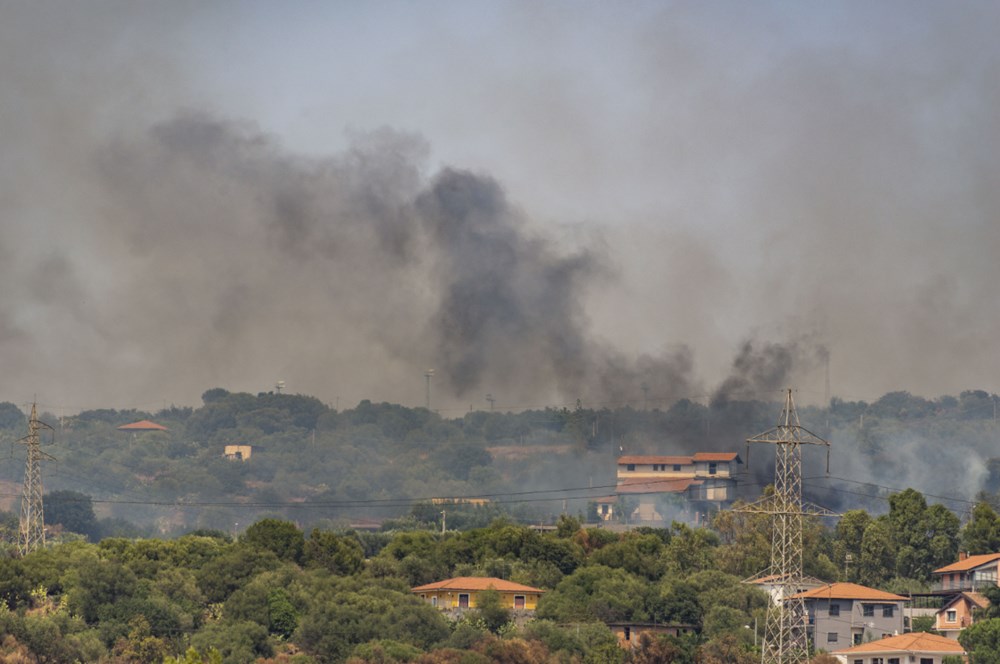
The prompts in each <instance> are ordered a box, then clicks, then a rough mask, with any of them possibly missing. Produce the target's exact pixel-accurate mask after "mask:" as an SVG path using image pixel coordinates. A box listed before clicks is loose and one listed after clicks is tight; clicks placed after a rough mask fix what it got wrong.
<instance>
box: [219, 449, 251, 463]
mask: <svg viewBox="0 0 1000 664" xmlns="http://www.w3.org/2000/svg"><path fill="white" fill-rule="evenodd" d="M252 452H253V447H251V446H250V445H226V449H225V452H223V455H224V456H225V457H226V458H227V459H229V460H230V461H246V460H247V459H249V458H250V454H251V453H252Z"/></svg>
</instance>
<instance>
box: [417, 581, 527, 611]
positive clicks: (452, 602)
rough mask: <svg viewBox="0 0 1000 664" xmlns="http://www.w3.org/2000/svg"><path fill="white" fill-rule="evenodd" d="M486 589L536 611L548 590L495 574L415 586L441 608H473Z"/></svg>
mask: <svg viewBox="0 0 1000 664" xmlns="http://www.w3.org/2000/svg"><path fill="white" fill-rule="evenodd" d="M486 590H496V591H497V592H498V593H500V601H501V603H502V604H503V606H505V607H506V608H508V609H513V610H514V611H530V612H534V610H535V608H536V607H537V606H538V598H539V597H541V596H542V594H543V593H544V592H545V591H544V590H540V589H538V588H532V587H531V586H525V585H521V584H520V583H514V582H512V581H505V580H504V579H497V578H494V577H478V576H461V577H457V578H454V579H447V580H445V581H438V582H436V583H428V584H427V585H423V586H417V587H416V588H413V589H412V591H413V593H414V594H416V595H418V596H419V597H420V598H421V599H423V600H425V601H427V602H428V603H430V604H431V606H434V607H437V608H438V609H441V610H442V611H447V610H458V611H461V610H464V609H474V608H476V605H477V604H478V602H479V596H480V594H482V593H483V591H486Z"/></svg>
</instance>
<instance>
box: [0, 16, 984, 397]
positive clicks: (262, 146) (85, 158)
mask: <svg viewBox="0 0 1000 664" xmlns="http://www.w3.org/2000/svg"><path fill="white" fill-rule="evenodd" d="M293 4H294V3H293ZM450 11H451V12H454V13H448V11H446V10H444V9H441V8H428V9H423V10H421V11H414V10H410V9H408V8H407V7H406V6H404V5H400V6H391V7H389V8H384V9H382V10H380V11H373V13H371V14H368V13H366V12H365V11H358V12H356V13H350V12H348V13H344V12H341V13H337V10H336V9H329V10H321V9H320V8H315V7H314V8H312V9H311V10H309V9H305V8H304V7H303V6H300V5H296V6H290V7H285V8H283V10H282V11H277V10H269V9H267V8H263V7H261V8H257V10H255V11H247V10H245V9H243V8H240V7H236V6H233V5H228V4H226V3H218V4H214V5H213V6H211V7H208V6H205V5H204V4H203V3H184V2H180V3H169V5H168V4H162V5H148V4H146V5H138V4H135V3H115V2H93V3H87V4H86V6H83V5H80V4H78V3H61V2H54V1H52V2H40V3H26V4H22V5H19V6H11V7H7V8H5V9H4V10H3V20H2V21H0V78H2V80H3V81H4V84H5V93H4V95H2V96H0V131H2V134H3V136H4V151H3V154H2V155H0V212H2V222H0V279H2V282H3V284H4V296H3V298H0V357H2V359H3V365H4V371H5V376H6V377H7V379H8V380H7V381H6V384H5V385H6V387H5V389H4V391H3V393H2V394H0V398H4V399H9V400H12V401H15V402H18V403H23V402H25V401H27V400H28V399H29V398H30V397H31V395H33V394H38V395H39V398H40V400H41V401H43V402H44V403H45V404H46V406H48V407H51V408H52V409H54V410H60V409H65V410H67V411H72V410H79V409H81V408H92V407H103V406H110V407H142V408H155V407H158V406H161V405H165V404H166V403H170V402H176V403H179V404H191V403H197V398H198V395H199V394H200V392H201V391H202V390H204V389H206V388H208V387H212V386H223V387H227V388H229V389H236V390H249V391H252V392H255V391H259V390H266V389H269V388H270V387H271V386H272V385H273V384H274V381H276V380H285V381H286V382H287V384H288V386H289V389H290V390H293V391H297V392H303V393H311V394H316V395H317V396H319V397H320V398H322V399H323V400H325V401H327V402H330V403H332V402H334V401H335V400H337V399H338V398H340V402H341V403H342V404H343V405H350V404H353V403H356V402H357V400H359V399H362V398H374V399H377V400H383V399H384V400H388V401H396V402H400V403H404V404H408V405H420V404H422V403H423V395H424V379H423V373H424V371H425V370H426V369H428V368H434V369H435V370H436V373H435V377H434V380H433V386H432V387H433V400H434V403H435V406H436V407H439V408H442V409H443V410H442V412H443V413H445V414H454V413H455V412H456V411H457V412H462V411H465V410H466V408H467V406H468V405H470V404H475V405H477V406H481V407H485V405H486V403H485V401H484V399H483V397H484V396H485V394H484V392H490V393H492V394H493V395H494V396H495V397H497V405H498V406H501V407H503V406H508V407H516V406H528V405H549V404H560V403H567V402H569V403H572V402H573V401H575V399H577V398H580V399H581V400H583V401H584V403H585V404H590V405H594V404H600V403H617V402H629V403H632V404H635V405H637V404H639V403H640V402H641V401H642V400H643V399H644V398H646V397H647V396H648V399H649V402H650V404H651V405H664V406H668V405H669V404H670V403H671V401H672V400H673V399H675V398H677V397H682V396H686V397H699V398H704V397H705V395H709V396H714V397H715V398H717V399H723V400H724V399H738V398H742V396H741V395H743V394H745V393H747V392H757V393H759V392H761V391H763V392H767V391H768V390H771V389H775V390H777V389H781V388H783V387H786V386H787V387H805V388H807V389H808V390H811V391H807V392H804V393H803V400H806V399H811V400H814V401H817V400H819V398H820V396H818V395H822V394H823V392H824V390H823V389H822V387H821V386H822V385H823V382H824V372H823V371H822V369H821V367H822V366H823V365H824V363H825V362H824V361H823V360H822V359H821V358H819V357H818V356H817V352H818V351H817V350H816V348H817V347H820V346H822V347H824V348H826V349H828V351H829V360H830V365H831V369H830V373H831V376H832V392H833V394H834V395H840V396H843V397H844V398H847V399H869V400H870V399H873V398H877V397H878V395H879V394H881V393H884V392H886V391H889V390H894V389H908V390H911V391H914V392H918V393H924V394H927V395H928V396H934V395H936V394H942V393H957V392H958V391H960V390H962V389H969V388H975V387H982V388H986V389H990V388H991V385H990V383H991V382H992V381H993V380H995V379H994V376H996V375H997V374H998V372H1000V359H998V358H997V356H996V354H995V353H993V352H992V349H993V346H994V345H995V343H994V337H995V332H994V331H995V329H996V328H997V326H998V324H1000V313H998V312H997V310H996V308H995V307H991V306H990V302H991V301H992V299H993V293H994V291H995V288H996V287H995V283H996V275H997V270H996V261H995V256H996V255H997V249H998V247H1000V230H998V226H997V225H996V224H995V223H993V222H992V220H993V218H994V217H995V216H996V210H997V209H998V207H1000V200H998V198H997V188H996V187H995V186H992V181H993V179H994V177H993V174H994V173H995V172H996V171H997V163H996V160H997V155H998V154H1000V149H998V147H1000V146H998V144H1000V131H998V127H1000V122H998V117H997V110H996V109H998V108H1000V104H997V103H996V95H997V92H996V86H994V85H991V82H992V78H991V73H992V72H993V71H995V70H996V68H997V67H996V65H997V64H998V61H1000V49H998V48H997V45H996V40H995V38H994V36H993V34H992V32H991V29H990V26H992V25H994V24H995V23H996V19H997V18H998V16H997V8H996V7H995V6H993V5H991V4H989V3H977V2H973V3H966V4H963V5H962V6H961V7H948V8H943V7H941V6H940V5H937V4H934V3H922V2H917V3H912V2H909V3H892V2H890V3H880V4H879V5H877V6H874V5H873V6H852V7H846V8H838V9H836V10H833V11H819V10H816V9H815V8H813V9H808V8H789V7H787V6H771V5H766V6H756V7H755V8H754V9H753V10H748V9H746V8H744V7H742V6H741V5H739V4H738V3H714V4H701V5H690V6H688V5H669V6H658V5H655V4H653V5H634V6H632V7H630V8H629V10H627V11H621V10H618V9H616V10H615V11H612V10H611V9H608V8H604V7H602V6H600V5H593V6H587V7H583V8H581V7H576V6H567V5H561V4H559V3H551V4H546V5H544V6H533V7H531V8H526V7H524V6H516V5H506V4H503V3H499V4H498V5H497V6H496V8H495V12H494V13H493V14H491V15H490V16H489V20H488V21H486V20H485V19H484V18H483V17H482V16H480V15H479V13H477V12H475V11H471V12H465V11H460V10H458V9H453V10H450ZM325 12H334V13H333V14H330V13H325ZM737 19H738V20H737ZM486 25H488V26H489V29H483V26H486ZM605 28H613V29H605ZM373 35H377V36H378V37H377V38H373ZM178 109H188V110H178ZM379 127H397V129H379ZM345 128H348V130H347V132H346V134H347V137H346V138H343V136H344V134H345ZM409 128H413V129H412V130H411V129H409ZM748 338H749V339H751V342H750V343H749V345H748V346H744V344H745V343H746V340H747V339H748ZM789 340H791V341H789ZM803 340H807V341H803ZM792 346H794V348H792ZM734 349H737V350H736V352H735V355H736V358H737V359H736V362H735V363H734V362H733V357H734ZM873 367H877V368H878V370H872V368H873ZM790 383H791V384H790ZM643 385H645V388H643ZM714 386H720V387H718V388H717V389H712V387H714ZM806 395H809V396H808V397H807V396H806Z"/></svg>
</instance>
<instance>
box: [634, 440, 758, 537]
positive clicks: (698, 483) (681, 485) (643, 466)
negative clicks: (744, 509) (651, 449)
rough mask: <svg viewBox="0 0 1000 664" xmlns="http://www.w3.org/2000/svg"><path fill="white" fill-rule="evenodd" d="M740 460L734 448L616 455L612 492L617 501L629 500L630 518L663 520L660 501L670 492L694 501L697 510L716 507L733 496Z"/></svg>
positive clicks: (729, 500)
mask: <svg viewBox="0 0 1000 664" xmlns="http://www.w3.org/2000/svg"><path fill="white" fill-rule="evenodd" d="M742 463H743V461H742V460H741V459H740V457H739V454H737V453H736V452H698V453H697V454H694V455H692V456H639V455H624V456H621V457H618V473H617V476H618V486H617V488H616V489H615V494H616V495H617V496H618V497H619V499H620V500H619V505H621V504H622V503H626V504H629V508H630V509H629V514H628V515H626V516H627V517H628V518H629V520H633V521H663V520H664V515H662V514H661V513H660V506H661V504H662V502H661V501H662V498H663V497H664V496H669V495H674V496H679V497H682V498H684V499H685V500H687V501H689V502H691V503H693V504H694V508H695V510H696V511H707V510H715V509H719V508H720V507H723V506H725V505H728V504H729V503H731V502H732V501H733V500H735V498H736V472H737V470H738V467H739V465H740V464H742ZM623 498H624V499H623ZM629 499H631V500H634V501H635V502H634V504H630V503H629Z"/></svg>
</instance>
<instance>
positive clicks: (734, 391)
mask: <svg viewBox="0 0 1000 664" xmlns="http://www.w3.org/2000/svg"><path fill="white" fill-rule="evenodd" d="M827 358H828V352H827V349H826V347H825V346H822V345H816V344H815V343H811V342H809V341H807V340H805V339H803V340H793V341H789V342H787V343H778V342H772V341H754V340H747V341H745V342H744V343H743V345H742V346H741V347H740V349H739V351H738V352H737V354H736V357H735V358H733V364H732V369H731V373H730V374H729V376H728V377H726V379H725V380H723V381H722V384H721V385H719V387H718V388H716V390H715V392H714V393H713V394H712V400H711V406H712V407H713V408H718V407H721V406H724V405H725V404H726V403H728V402H729V401H733V400H742V401H750V400H754V399H757V400H771V399H775V398H776V392H777V390H780V389H782V388H787V387H793V384H792V381H793V380H794V379H795V378H801V377H802V376H803V374H804V373H805V372H808V371H810V370H815V369H816V368H817V366H818V365H819V364H820V363H822V362H825V361H826V359H827ZM796 372H797V373H796Z"/></svg>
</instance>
